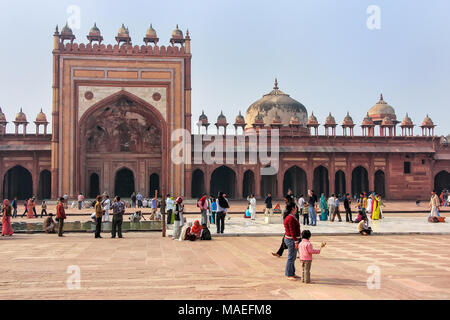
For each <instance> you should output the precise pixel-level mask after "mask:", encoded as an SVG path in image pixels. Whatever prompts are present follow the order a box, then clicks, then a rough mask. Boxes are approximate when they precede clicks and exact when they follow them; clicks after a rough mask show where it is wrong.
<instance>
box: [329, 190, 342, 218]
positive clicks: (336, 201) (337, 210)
mask: <svg viewBox="0 0 450 320" xmlns="http://www.w3.org/2000/svg"><path fill="white" fill-rule="evenodd" d="M333 201H334V212H333V215H332V217H331V222H334V219H335V218H336V216H337V217H338V219H339V222H342V218H341V213H340V211H339V199H338V197H337V196H336V195H334V197H333Z"/></svg>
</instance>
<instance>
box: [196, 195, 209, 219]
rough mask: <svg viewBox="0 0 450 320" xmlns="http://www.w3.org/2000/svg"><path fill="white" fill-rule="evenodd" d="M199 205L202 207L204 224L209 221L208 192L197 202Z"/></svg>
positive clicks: (201, 212)
mask: <svg viewBox="0 0 450 320" xmlns="http://www.w3.org/2000/svg"><path fill="white" fill-rule="evenodd" d="M197 207H198V208H200V214H201V216H202V224H204V223H206V222H207V221H208V213H207V210H208V201H206V193H204V194H203V195H202V197H201V198H200V200H198V202H197Z"/></svg>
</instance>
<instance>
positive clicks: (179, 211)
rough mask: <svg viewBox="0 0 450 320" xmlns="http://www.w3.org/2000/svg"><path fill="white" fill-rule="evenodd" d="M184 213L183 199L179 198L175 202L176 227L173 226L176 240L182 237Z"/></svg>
mask: <svg viewBox="0 0 450 320" xmlns="http://www.w3.org/2000/svg"><path fill="white" fill-rule="evenodd" d="M183 211H184V205H183V198H182V197H178V198H177V199H176V201H175V212H174V225H173V239H174V240H175V239H178V238H179V237H180V232H181V228H182V227H183V225H184V217H183Z"/></svg>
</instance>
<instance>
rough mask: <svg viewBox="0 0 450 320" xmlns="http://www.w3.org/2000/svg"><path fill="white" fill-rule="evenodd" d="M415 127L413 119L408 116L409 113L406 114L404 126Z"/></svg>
mask: <svg viewBox="0 0 450 320" xmlns="http://www.w3.org/2000/svg"><path fill="white" fill-rule="evenodd" d="M411 125H413V122H412V120H411V118H410V117H409V116H408V113H406V115H405V118H404V119H403V121H402V126H411Z"/></svg>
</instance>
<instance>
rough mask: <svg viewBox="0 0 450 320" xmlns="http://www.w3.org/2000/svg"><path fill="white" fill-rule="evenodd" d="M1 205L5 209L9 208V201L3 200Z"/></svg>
mask: <svg viewBox="0 0 450 320" xmlns="http://www.w3.org/2000/svg"><path fill="white" fill-rule="evenodd" d="M3 205H4V206H5V207H7V206H9V200H8V199H4V200H3Z"/></svg>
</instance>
